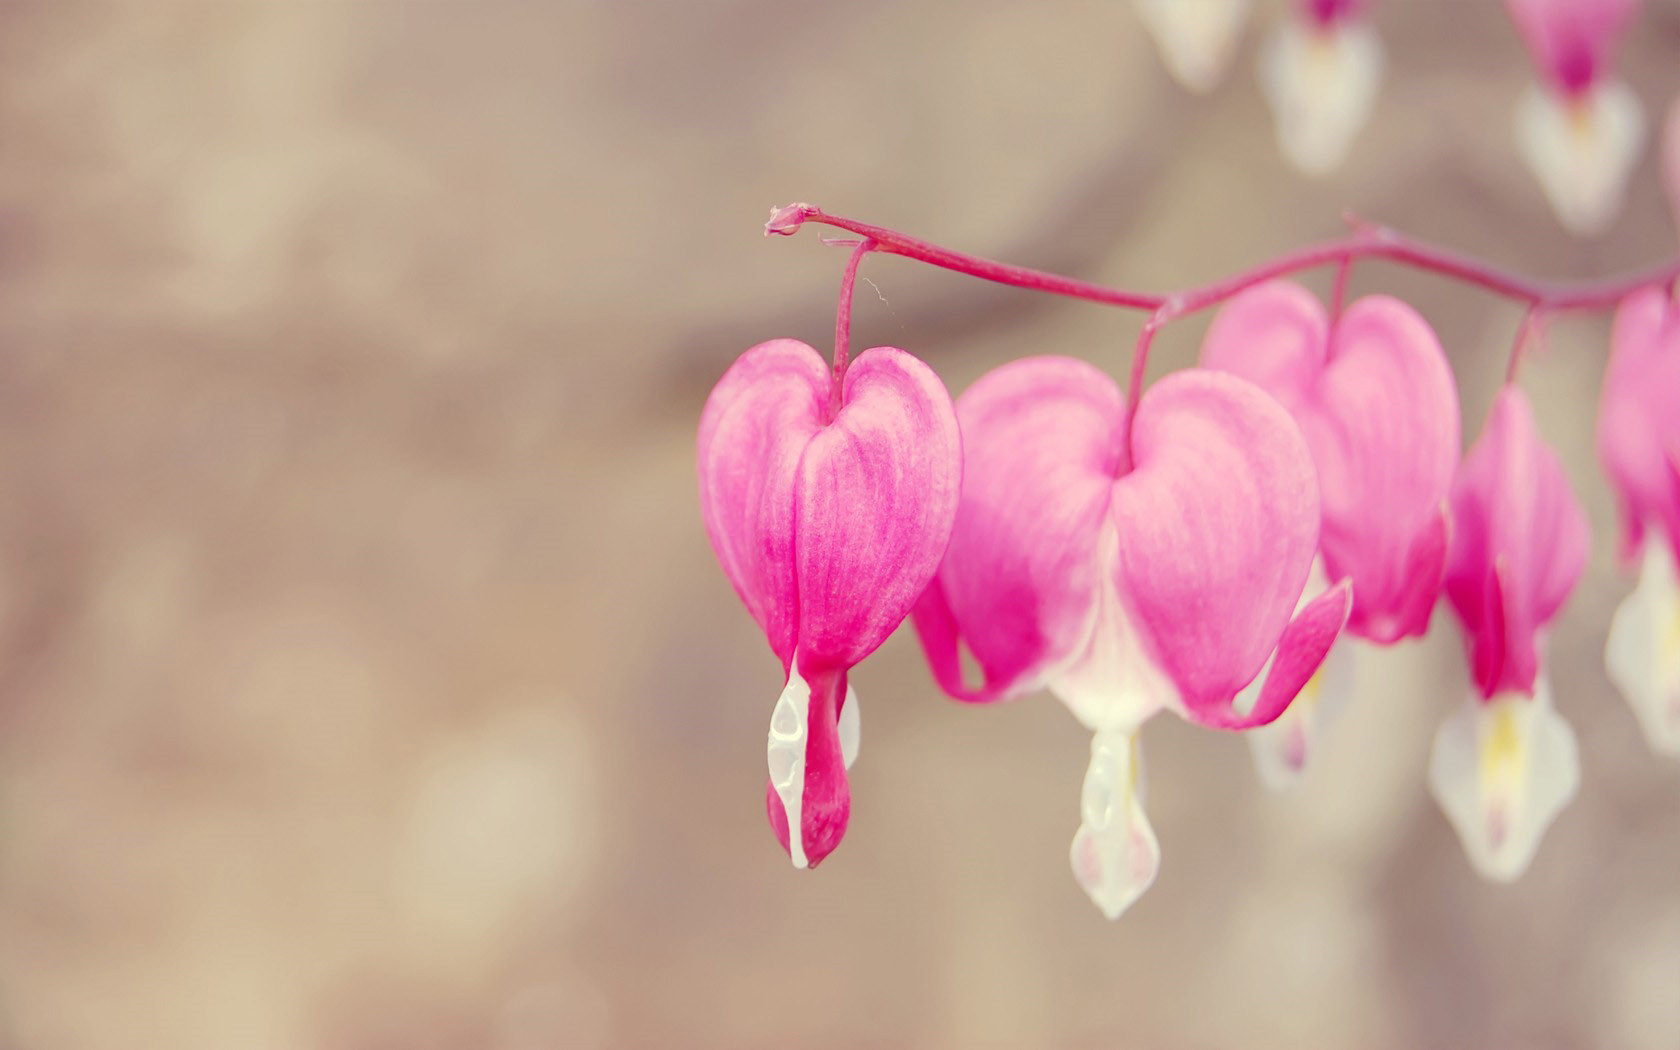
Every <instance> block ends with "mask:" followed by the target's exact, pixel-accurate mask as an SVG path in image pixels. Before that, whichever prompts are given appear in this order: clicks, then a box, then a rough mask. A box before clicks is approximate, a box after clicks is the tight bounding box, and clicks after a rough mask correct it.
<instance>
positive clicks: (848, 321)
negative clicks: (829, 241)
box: [829, 237, 875, 417]
mask: <svg viewBox="0 0 1680 1050" xmlns="http://www.w3.org/2000/svg"><path fill="white" fill-rule="evenodd" d="M874 249H875V242H874V241H872V240H870V239H869V238H868V237H865V238H864V239H863V240H861V241H859V242H858V244H857V247H856V248H854V249H852V257H851V258H850V259H847V260H846V272H845V273H844V274H842V275H841V277H840V301H839V303H837V304H836V306H835V308H834V390H833V392H832V393H831V394H830V395H829V415H830V417H832V416H833V415H834V413H835V412H838V411H839V410H840V384H841V383H842V382H843V381H844V380H845V378H846V366H847V365H848V364H850V363H851V354H852V289H853V288H855V287H856V286H857V273H858V264H859V263H861V262H863V257H864V256H865V255H868V254H869V253H870V252H871V251H873V250H874Z"/></svg>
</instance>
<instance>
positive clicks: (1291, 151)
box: [1260, 18, 1383, 175]
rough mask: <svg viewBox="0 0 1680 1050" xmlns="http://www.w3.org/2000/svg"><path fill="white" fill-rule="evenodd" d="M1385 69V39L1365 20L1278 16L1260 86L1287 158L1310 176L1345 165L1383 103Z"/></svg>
mask: <svg viewBox="0 0 1680 1050" xmlns="http://www.w3.org/2000/svg"><path fill="white" fill-rule="evenodd" d="M1382 72H1383V50H1382V42H1381V40H1379V39H1378V37H1377V32H1376V29H1375V28H1373V27H1372V26H1371V25H1370V23H1368V22H1366V21H1363V20H1343V21H1338V22H1335V23H1333V24H1331V25H1330V26H1327V27H1324V26H1318V25H1316V24H1308V23H1306V22H1305V21H1303V20H1301V19H1296V18H1289V19H1285V20H1284V21H1283V22H1281V23H1279V24H1278V25H1277V26H1276V27H1275V28H1274V29H1273V30H1272V32H1271V34H1270V35H1269V36H1268V37H1267V38H1266V42H1265V44H1264V45H1263V46H1262V48H1261V52H1260V87H1261V90H1262V91H1263V92H1264V94H1265V96H1266V102H1267V104H1268V105H1270V107H1271V110H1272V119H1273V121H1274V122H1275V123H1276V126H1277V141H1278V148H1279V149H1281V150H1282V151H1283V155H1284V158H1285V159H1287V160H1288V161H1289V163H1290V164H1292V165H1294V166H1295V168H1296V169H1298V170H1299V171H1301V172H1303V173H1304V174H1307V175H1328V174H1329V173H1330V172H1332V171H1334V170H1336V168H1338V167H1340V166H1341V164H1342V161H1343V160H1345V159H1346V157H1347V154H1348V150H1349V148H1350V147H1351V146H1352V145H1353V140H1354V138H1355V137H1356V136H1357V135H1358V134H1359V131H1360V129H1361V128H1363V127H1364V126H1365V122H1366V120H1368V119H1369V118H1370V115H1371V110H1372V108H1373V107H1374V106H1375V105H1376V101H1377V87H1378V85H1379V84H1381V82H1382Z"/></svg>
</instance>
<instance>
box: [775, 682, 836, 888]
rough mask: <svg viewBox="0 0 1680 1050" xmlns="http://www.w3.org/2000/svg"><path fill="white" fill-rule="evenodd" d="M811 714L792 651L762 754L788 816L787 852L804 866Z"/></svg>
mask: <svg viewBox="0 0 1680 1050" xmlns="http://www.w3.org/2000/svg"><path fill="white" fill-rule="evenodd" d="M847 706H848V707H850V706H851V705H850V704H848V705H847ZM810 716H811V687H810V686H809V685H807V684H806V682H805V679H803V678H801V677H800V676H799V654H798V653H795V654H794V659H793V669H792V670H791V671H789V673H788V682H787V687H786V688H785V689H783V690H782V695H781V696H779V697H777V698H776V709H775V710H774V711H773V712H771V714H770V738H769V743H768V746H767V748H766V752H765V755H766V758H767V760H768V763H769V766H770V784H771V786H772V787H774V788H775V789H776V797H777V798H779V799H781V800H782V812H783V813H785V814H786V815H787V827H788V855H789V856H791V857H792V858H793V866H794V867H796V868H804V867H805V866H806V859H805V826H804V824H803V823H801V821H800V813H801V809H802V806H803V803H804V800H805V738H806V733H807V730H808V727H809V724H810ZM853 746H854V747H855V746H856V744H855V741H854V745H853Z"/></svg>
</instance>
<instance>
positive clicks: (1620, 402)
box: [1598, 288, 1680, 755]
mask: <svg viewBox="0 0 1680 1050" xmlns="http://www.w3.org/2000/svg"><path fill="white" fill-rule="evenodd" d="M1598 453H1599V457H1600V458H1601V459H1602V460H1603V462H1604V469H1605V471H1606V473H1608V474H1609V476H1610V483H1611V487H1612V488H1613V489H1614V490H1615V493H1616V500H1617V503H1618V505H1619V510H1620V512H1621V518H1622V545H1621V546H1622V556H1623V559H1624V560H1626V561H1632V560H1634V559H1635V558H1639V559H1640V568H1639V584H1638V587H1637V588H1636V589H1635V590H1634V592H1633V593H1632V594H1631V595H1629V596H1628V597H1627V599H1626V600H1625V601H1623V602H1622V604H1621V606H1620V607H1619V608H1618V609H1617V610H1616V614H1615V616H1614V618H1612V619H1611V621H1610V638H1609V641H1608V643H1607V644H1606V646H1605V653H1604V659H1605V665H1606V667H1607V668H1608V670H1609V672H1610V680H1611V681H1612V682H1614V683H1615V684H1616V687H1617V688H1618V689H1620V690H1621V692H1622V695H1623V696H1625V697H1626V698H1627V700H1628V703H1630V704H1631V705H1633V709H1634V711H1635V713H1637V714H1638V716H1639V723H1640V725H1641V726H1642V727H1643V728H1644V730H1645V736H1646V739H1648V740H1649V741H1650V743H1651V746H1652V748H1654V749H1656V750H1657V751H1659V752H1663V753H1666V754H1671V755H1680V582H1677V580H1676V577H1675V563H1676V558H1677V556H1680V305H1677V304H1676V303H1675V302H1674V300H1672V299H1671V298H1670V297H1669V296H1668V295H1667V294H1665V293H1664V292H1663V290H1662V289H1660V288H1647V289H1645V290H1644V291H1640V292H1636V293H1634V294H1633V295H1631V296H1629V297H1628V298H1627V299H1626V300H1624V301H1623V303H1622V305H1621V307H1620V308H1618V309H1617V311H1616V320H1615V324H1614V326H1613V327H1612V329H1611V333H1610V363H1609V366H1608V368H1607V369H1606V370H1605V376H1604V395H1603V399H1602V401H1601V402H1600V407H1599V414H1598Z"/></svg>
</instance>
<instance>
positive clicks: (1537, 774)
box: [1429, 676, 1580, 882]
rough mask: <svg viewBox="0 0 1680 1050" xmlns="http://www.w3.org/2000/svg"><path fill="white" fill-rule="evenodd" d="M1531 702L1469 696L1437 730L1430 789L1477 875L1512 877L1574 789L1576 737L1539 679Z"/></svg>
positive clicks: (1529, 859)
mask: <svg viewBox="0 0 1680 1050" xmlns="http://www.w3.org/2000/svg"><path fill="white" fill-rule="evenodd" d="M1535 686H1536V688H1535V695H1534V697H1533V699H1529V698H1527V697H1524V696H1521V695H1520V694H1516V693H1506V694H1502V695H1500V696H1497V697H1495V698H1493V699H1492V700H1488V701H1481V700H1479V699H1477V698H1475V697H1472V698H1471V699H1470V700H1469V701H1468V702H1467V703H1466V705H1465V706H1464V707H1462V708H1460V709H1459V710H1458V711H1457V712H1455V713H1454V714H1453V715H1452V716H1451V717H1449V718H1448V719H1447V720H1446V722H1444V723H1442V725H1441V728H1440V731H1439V732H1437V733H1436V735H1435V746H1434V749H1433V751H1432V752H1431V753H1430V759H1429V789H1430V792H1431V794H1433V795H1434V796H1435V800H1436V802H1437V803H1439V804H1440V806H1441V809H1442V810H1443V811H1444V812H1445V813H1446V815H1447V819H1448V820H1449V821H1451V822H1452V825H1453V828H1454V830H1456V831H1457V832H1458V837H1459V841H1460V842H1461V843H1462V844H1463V846H1464V852H1465V854H1466V855H1467V856H1468V857H1469V859H1470V863H1471V866H1472V867H1474V868H1475V869H1476V871H1477V873H1478V874H1480V875H1481V876H1482V877H1483V878H1485V879H1488V880H1489V881H1492V882H1511V881H1512V880H1514V879H1516V878H1517V877H1518V876H1520V875H1521V874H1522V873H1523V872H1525V871H1527V870H1528V866H1529V864H1530V863H1531V862H1532V861H1533V860H1534V855H1535V852H1536V851H1537V850H1538V849H1539V847H1540V839H1541V838H1542V837H1543V836H1544V835H1545V833H1546V830H1547V828H1549V827H1550V826H1551V824H1552V821H1553V820H1555V819H1556V818H1557V816H1558V814H1559V813H1560V812H1561V811H1562V810H1563V807H1564V806H1565V805H1567V804H1568V803H1569V801H1570V799H1572V798H1574V797H1575V793H1576V791H1577V790H1578V788H1579V787H1580V766H1579V762H1578V759H1577V755H1576V747H1575V734H1574V732H1573V731H1571V730H1570V728H1569V725H1568V723H1566V722H1565V721H1564V720H1563V719H1562V718H1560V717H1558V714H1557V712H1556V711H1554V710H1553V709H1552V699H1551V689H1550V687H1549V685H1548V683H1547V681H1546V679H1545V677H1544V676H1541V678H1540V679H1539V680H1538V681H1537V682H1536V683H1535Z"/></svg>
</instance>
